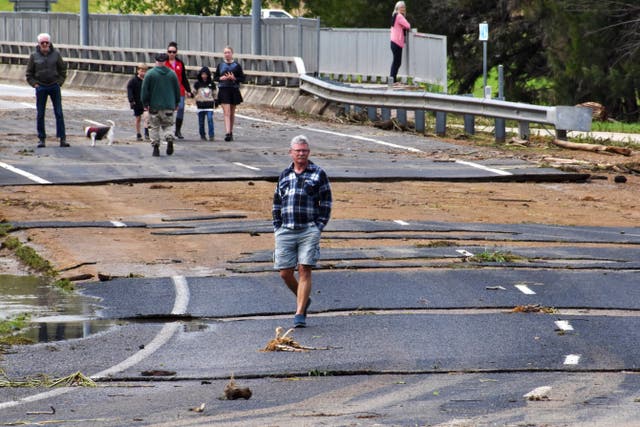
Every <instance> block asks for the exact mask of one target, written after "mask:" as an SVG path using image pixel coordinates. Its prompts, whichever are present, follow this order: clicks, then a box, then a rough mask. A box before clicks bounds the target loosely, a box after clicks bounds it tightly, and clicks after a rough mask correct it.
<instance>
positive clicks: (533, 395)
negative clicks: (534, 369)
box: [522, 385, 551, 401]
mask: <svg viewBox="0 0 640 427" xmlns="http://www.w3.org/2000/svg"><path fill="white" fill-rule="evenodd" d="M550 392H551V387H550V386H548V385H545V386H542V387H537V388H534V389H533V390H531V391H530V392H529V393H527V394H525V395H524V396H522V397H524V398H525V399H527V400H534V401H540V400H551V399H550V398H549V393H550Z"/></svg>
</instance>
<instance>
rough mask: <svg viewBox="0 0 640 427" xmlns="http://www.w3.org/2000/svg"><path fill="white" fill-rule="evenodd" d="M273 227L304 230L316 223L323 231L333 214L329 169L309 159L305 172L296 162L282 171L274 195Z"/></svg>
mask: <svg viewBox="0 0 640 427" xmlns="http://www.w3.org/2000/svg"><path fill="white" fill-rule="evenodd" d="M271 213H272V216H273V228H274V229H275V230H277V229H278V228H280V227H286V228H291V229H302V228H306V227H308V226H309V224H310V223H315V224H316V225H317V226H318V228H319V229H320V230H322V229H323V228H324V227H325V225H327V222H329V217H330V215H331V185H330V184H329V178H327V174H326V173H325V171H324V170H323V169H322V168H320V167H319V166H316V165H315V164H314V163H313V162H311V161H309V164H308V165H307V168H306V170H305V171H304V172H302V173H301V174H296V173H295V171H294V169H293V163H291V165H290V166H289V167H288V168H287V169H285V170H284V171H282V173H281V174H280V177H279V178H278V185H276V189H275V192H274V194H273V209H272V211H271Z"/></svg>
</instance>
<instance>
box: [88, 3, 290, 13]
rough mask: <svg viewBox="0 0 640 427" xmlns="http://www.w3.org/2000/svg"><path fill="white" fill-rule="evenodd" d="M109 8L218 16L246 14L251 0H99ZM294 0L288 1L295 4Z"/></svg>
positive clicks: (265, 4)
mask: <svg viewBox="0 0 640 427" xmlns="http://www.w3.org/2000/svg"><path fill="white" fill-rule="evenodd" d="M99 1H100V3H101V4H104V5H106V7H107V8H108V9H109V10H117V11H118V12H119V13H143V14H157V15H160V14H165V15H177V14H180V15H202V16H220V15H222V14H223V13H224V14H227V15H247V14H249V11H250V10H251V3H252V2H251V0H210V1H208V0H166V1H162V2H159V1H154V0H99ZM295 2H296V1H295V0H290V1H289V3H292V4H295ZM268 5H269V1H266V0H263V7H265V6H267V7H268Z"/></svg>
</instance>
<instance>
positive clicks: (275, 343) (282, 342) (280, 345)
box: [261, 326, 329, 352]
mask: <svg viewBox="0 0 640 427" xmlns="http://www.w3.org/2000/svg"><path fill="white" fill-rule="evenodd" d="M283 331H284V328H283V327H282V326H278V327H277V328H276V336H275V338H274V339H272V340H271V341H269V342H268V343H267V345H266V346H265V347H264V348H263V349H262V350H261V351H265V352H266V351H294V352H303V351H308V350H329V347H307V346H304V345H301V344H300V343H298V342H296V341H294V340H293V338H291V337H289V336H288V335H289V334H290V333H292V332H293V328H291V329H289V330H288V331H287V332H285V333H284V334H283V333H282V332H283Z"/></svg>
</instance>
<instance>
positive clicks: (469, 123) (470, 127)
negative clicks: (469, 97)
mask: <svg viewBox="0 0 640 427" xmlns="http://www.w3.org/2000/svg"><path fill="white" fill-rule="evenodd" d="M464 133H466V134H467V135H473V134H475V133H476V118H475V116H474V115H473V114H465V115H464Z"/></svg>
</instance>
